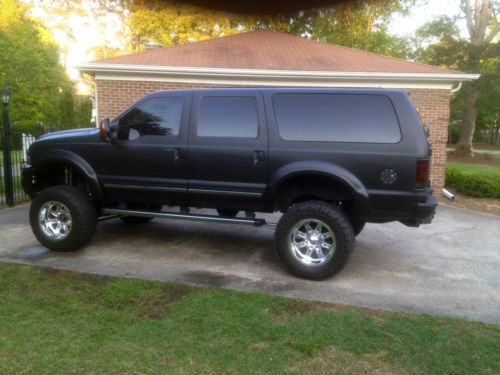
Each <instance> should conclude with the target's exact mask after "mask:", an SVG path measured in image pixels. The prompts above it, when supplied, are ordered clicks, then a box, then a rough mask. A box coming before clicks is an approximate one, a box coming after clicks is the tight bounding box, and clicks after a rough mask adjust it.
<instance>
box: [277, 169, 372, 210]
mask: <svg viewBox="0 0 500 375" xmlns="http://www.w3.org/2000/svg"><path fill="white" fill-rule="evenodd" d="M301 174H316V175H319V176H324V177H328V178H331V179H333V180H335V181H337V182H339V183H341V184H342V185H343V186H344V187H346V188H347V189H348V190H349V191H350V192H351V193H352V195H353V197H354V199H355V201H356V203H357V205H358V210H359V211H360V212H363V213H368V212H369V211H370V207H371V204H370V197H369V195H368V192H367V191H366V189H365V187H364V185H363V184H362V183H361V181H360V180H359V179H358V178H357V177H356V176H355V175H353V174H352V173H351V172H349V171H348V170H347V169H345V168H343V167H341V166H339V165H337V164H333V163H329V162H325V161H320V160H302V161H297V162H293V163H290V164H286V165H284V166H282V167H281V168H279V169H278V170H277V171H276V172H275V173H273V175H272V176H271V179H270V181H269V189H270V191H271V193H272V195H273V196H274V195H275V193H276V192H277V191H278V189H279V188H280V186H281V185H282V184H283V183H284V182H286V180H288V179H289V178H291V177H294V176H298V175H301Z"/></svg>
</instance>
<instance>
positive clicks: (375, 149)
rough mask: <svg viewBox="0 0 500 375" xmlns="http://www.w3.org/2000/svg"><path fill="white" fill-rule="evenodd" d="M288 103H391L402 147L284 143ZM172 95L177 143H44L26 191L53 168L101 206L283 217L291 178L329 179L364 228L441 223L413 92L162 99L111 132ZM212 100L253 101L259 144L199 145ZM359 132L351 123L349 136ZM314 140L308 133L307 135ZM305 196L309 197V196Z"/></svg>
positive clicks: (188, 94)
mask: <svg viewBox="0 0 500 375" xmlns="http://www.w3.org/2000/svg"><path fill="white" fill-rule="evenodd" d="M279 94H297V95H298V94H305V95H318V94H339V95H350V96H352V97H354V98H355V97H356V96H359V97H361V96H363V95H381V96H384V97H386V98H388V99H389V100H390V103H391V104H392V107H393V109H394V112H395V115H396V117H397V122H398V124H399V128H400V133H401V137H400V140H399V141H398V142H396V143H369V142H338V141H337V142H330V141H298V140H293V141H289V140H285V139H283V138H282V137H281V136H280V133H279V129H278V125H277V120H276V114H275V112H274V108H273V95H279ZM170 96H174V97H181V98H182V99H183V103H184V106H183V110H182V117H181V120H180V128H179V133H178V135H177V136H150V135H148V136H143V137H139V138H137V139H134V140H128V139H116V138H115V139H113V140H112V141H111V142H103V141H101V140H100V137H99V130H98V129H81V130H74V131H63V132H57V133H52V134H47V135H44V136H42V137H40V138H39V139H38V140H37V141H36V142H35V143H34V144H33V145H32V146H31V148H30V162H31V167H29V168H27V169H25V170H24V173H23V177H24V178H23V186H24V188H25V190H26V191H27V192H28V193H30V194H31V195H34V194H36V192H37V185H36V184H37V182H36V175H37V173H39V171H41V170H43V168H44V167H45V166H46V165H48V164H50V163H52V164H53V163H65V164H67V165H70V166H72V167H74V168H76V169H77V170H78V171H79V172H80V173H81V174H82V175H83V176H84V177H85V179H86V181H87V182H88V186H89V191H90V193H91V194H92V198H93V200H94V201H95V202H96V204H97V205H98V206H99V207H110V206H116V205H118V204H120V203H124V202H125V203H132V202H135V203H148V204H153V203H161V204H166V205H178V206H191V207H204V208H219V209H235V210H247V211H248V210H250V211H261V212H273V211H277V210H281V211H283V210H285V209H286V207H281V206H280V204H279V203H278V202H279V201H280V196H278V195H277V194H284V192H286V186H287V185H286V184H287V183H288V182H289V181H291V179H293V180H294V181H295V185H294V186H295V187H296V186H297V184H299V186H303V187H304V189H305V190H307V189H308V188H309V187H310V186H311V185H313V184H315V183H317V182H314V181H324V180H325V179H329V180H330V181H332V182H333V183H334V184H337V185H338V186H339V187H340V189H339V191H342V193H341V195H343V196H342V197H341V198H339V200H342V199H347V197H346V196H345V194H346V192H348V195H349V197H348V198H349V199H351V200H353V201H354V202H355V205H356V212H357V214H358V215H359V216H360V217H361V219H362V220H364V221H368V222H386V221H394V220H399V221H402V222H404V223H405V224H408V225H418V224H420V223H424V222H429V221H430V219H431V218H432V216H433V214H434V211H435V207H436V203H435V199H434V198H433V197H432V195H431V194H432V190H431V189H430V187H429V184H428V183H427V184H426V185H425V186H422V185H419V184H417V183H416V174H417V171H416V168H417V160H429V158H430V145H429V143H428V141H427V138H426V135H425V132H424V129H423V126H422V124H421V123H420V120H419V117H418V114H417V113H416V110H415V108H414V106H413V105H412V104H411V102H410V100H409V98H408V95H407V93H405V92H404V91H399V90H383V89H313V88H264V89H255V88H249V89H246V88H235V89H200V90H172V91H160V92H156V93H152V94H150V95H148V96H146V97H144V98H142V99H140V100H139V101H138V102H137V103H135V104H134V105H132V106H131V107H129V108H128V109H126V110H125V111H124V112H122V113H121V114H120V115H118V116H117V117H116V118H115V119H113V120H112V121H111V125H112V128H114V129H115V130H116V128H117V126H119V123H120V120H121V119H122V118H123V117H124V116H126V115H127V113H129V112H130V111H132V110H133V109H134V108H136V106H137V105H138V104H140V103H141V102H143V101H145V100H148V99H151V98H158V97H170ZM210 96H223V97H228V96H235V97H242V96H243V97H252V98H254V99H255V103H256V108H257V121H258V134H257V137H255V138H236V137H234V138H229V137H200V136H197V121H198V115H199V109H200V103H201V101H202V100H203V98H205V97H210ZM353 102H356V100H354V101H353ZM285 110H286V108H285ZM295 110H296V109H295ZM346 110H347V111H352V112H353V113H356V112H360V111H363V108H362V107H358V106H353V108H348V109H346ZM373 120H374V121H373V124H374V125H373V130H372V131H373V132H377V131H378V129H377V119H373ZM311 121H314V119H312V120H311ZM353 125H354V124H348V123H346V124H342V126H343V127H347V128H349V127H350V126H353ZM235 126H237V124H235ZM353 127H354V126H353ZM307 131H308V129H307V128H305V129H304V134H306V133H307ZM387 170H391V171H395V172H396V175H397V178H396V179H395V181H393V182H392V183H390V184H387V183H384V181H383V178H381V175H382V174H383V172H384V171H386V174H387ZM391 173H392V172H391ZM391 175H392V174H391ZM34 177H35V178H34ZM317 178H320V180H318V179H317ZM284 187H285V188H284ZM315 189H316V190H317V189H320V187H318V186H315ZM302 195H304V196H307V195H308V194H307V191H303V192H302ZM333 195H334V194H333Z"/></svg>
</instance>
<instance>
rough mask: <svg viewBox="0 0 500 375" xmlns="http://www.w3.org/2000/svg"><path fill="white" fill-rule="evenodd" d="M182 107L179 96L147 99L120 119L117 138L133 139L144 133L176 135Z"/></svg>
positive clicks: (181, 100) (179, 124)
mask: <svg viewBox="0 0 500 375" xmlns="http://www.w3.org/2000/svg"><path fill="white" fill-rule="evenodd" d="M182 107H183V99H182V98H180V97H169V98H152V99H147V100H145V101H143V102H141V103H140V104H139V105H137V106H136V107H134V108H133V109H132V110H131V111H129V112H128V113H127V114H126V115H125V116H123V117H122V118H121V119H120V123H119V125H118V139H128V140H134V139H137V138H139V137H143V136H146V135H153V136H178V135H179V129H180V126H181V118H182Z"/></svg>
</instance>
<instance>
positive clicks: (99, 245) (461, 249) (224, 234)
mask: <svg viewBox="0 0 500 375" xmlns="http://www.w3.org/2000/svg"><path fill="white" fill-rule="evenodd" d="M277 217H278V216H275V218H274V219H276V218H277ZM273 231H274V228H273V227H261V228H254V227H249V226H241V225H231V224H225V225H221V224H207V223H198V222H187V221H178V220H155V221H153V222H151V223H148V224H145V225H139V226H131V225H125V224H124V223H122V222H121V220H118V219H114V220H109V221H104V222H101V223H99V225H98V229H97V233H96V236H95V237H94V239H93V240H92V242H91V243H90V244H89V245H88V246H87V247H85V248H84V249H82V250H81V251H78V252H75V253H55V252H49V251H47V250H46V249H45V248H43V247H41V246H40V245H39V244H38V243H37V241H36V239H35V238H34V236H33V235H32V233H31V230H30V228H29V225H28V206H27V205H25V206H21V207H16V208H12V209H4V210H1V211H0V238H1V241H0V261H6V262H20V263H27V264H33V265H38V266H44V267H53V268H59V269H67V270H74V271H81V272H90V273H97V274H106V275H118V276H128V277H136V278H143V279H155V280H163V281H169V282H180V283H191V284H197V285H205V286H216V287H224V288H231V289H237V290H244V291H260V292H264V293H272V294H278V295H282V296H287V297H294V298H302V299H308V300H317V301H324V302H330V303H340V304H349V305H355V306H362V307H370V308H377V309H384V310H395V311H413V312H425V313H431V314H444V315H455V316H462V317H467V318H471V319H476V320H482V321H486V322H495V323H500V217H496V216H491V215H486V214H479V213H472V212H469V211H464V210H461V209H457V208H453V207H448V206H442V205H441V206H439V209H438V213H437V216H436V218H435V221H434V223H433V224H432V225H426V226H422V227H421V228H419V229H413V228H406V227H404V226H403V225H401V224H399V223H391V224H383V225H376V224H372V225H367V227H366V229H365V230H364V231H363V232H362V233H361V235H360V236H359V237H358V240H357V243H356V249H355V251H354V253H353V255H352V257H351V260H350V262H349V263H348V265H347V266H346V268H345V269H344V270H343V271H342V272H341V273H340V274H338V275H337V276H336V277H334V278H333V279H330V280H327V281H321V282H312V281H306V280H300V279H297V278H294V277H292V276H290V275H288V274H287V273H286V270H285V269H284V268H283V266H282V265H281V263H280V261H279V259H278V258H277V256H276V255H275V252H274V248H273Z"/></svg>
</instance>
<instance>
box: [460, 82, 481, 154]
mask: <svg viewBox="0 0 500 375" xmlns="http://www.w3.org/2000/svg"><path fill="white" fill-rule="evenodd" d="M476 99H477V93H476V87H475V84H474V83H473V82H467V83H465V84H464V113H463V117H462V126H461V128H460V136H459V138H458V144H457V151H458V152H459V153H461V154H462V153H463V154H469V155H472V138H473V137H474V129H475V127H476V115H477V111H476Z"/></svg>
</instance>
